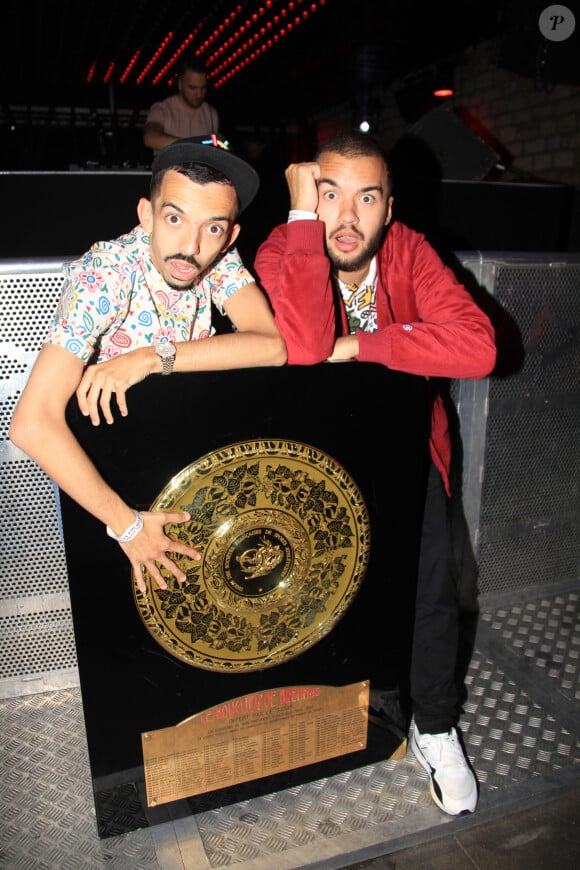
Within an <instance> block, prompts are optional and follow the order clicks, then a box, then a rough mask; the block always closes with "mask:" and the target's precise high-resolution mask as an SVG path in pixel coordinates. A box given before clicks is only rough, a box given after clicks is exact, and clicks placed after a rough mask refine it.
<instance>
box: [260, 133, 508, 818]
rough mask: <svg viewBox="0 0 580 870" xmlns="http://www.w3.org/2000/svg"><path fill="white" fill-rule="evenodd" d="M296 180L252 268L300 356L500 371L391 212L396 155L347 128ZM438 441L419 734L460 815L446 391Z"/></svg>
mask: <svg viewBox="0 0 580 870" xmlns="http://www.w3.org/2000/svg"><path fill="white" fill-rule="evenodd" d="M286 180H287V183H288V187H289V192H290V213H289V216H288V223H287V224H284V225H282V226H278V227H276V228H275V229H274V230H273V231H272V233H271V234H270V236H269V237H268V239H267V240H266V241H265V242H264V243H263V244H262V245H261V247H260V248H259V250H258V253H257V256H256V261H255V269H256V271H257V273H258V277H259V279H260V281H261V283H262V285H263V287H264V289H265V290H266V292H267V294H268V296H269V298H270V301H271V303H272V306H273V309H274V316H275V320H276V323H277V326H278V328H279V330H280V332H281V333H282V335H283V337H284V338H285V340H286V345H287V350H288V363H289V364H294V365H311V364H316V363H320V362H323V361H324V360H328V361H329V362H342V361H347V360H359V361H361V362H374V363H381V364H383V365H385V366H388V367H389V368H391V369H396V370H398V371H403V372H408V373H410V374H416V375H422V376H425V377H428V378H481V377H484V376H485V375H487V374H489V373H490V372H491V370H492V369H493V367H494V365H495V359H496V350H495V343H494V332H493V328H492V326H491V323H490V321H489V319H488V318H487V316H486V315H485V314H484V313H483V311H481V310H480V308H479V307H478V306H477V305H476V304H475V302H474V301H473V299H472V297H471V296H470V294H469V293H468V292H467V290H466V289H465V287H463V285H462V284H460V283H459V281H458V280H457V279H456V277H455V275H454V274H453V272H452V271H451V270H450V269H449V268H448V267H447V266H445V265H444V264H443V262H442V261H441V259H440V258H439V256H438V255H437V253H436V252H435V250H434V249H433V248H432V247H431V246H430V245H429V243H428V242H427V241H426V239H425V237H424V236H422V235H421V234H419V233H416V232H415V231H413V230H411V229H410V228H409V227H407V226H405V225H404V224H402V223H400V222H398V221H392V208H393V197H392V194H391V179H390V174H389V168H388V164H387V159H386V157H385V155H384V152H383V150H382V148H381V147H380V145H379V144H378V143H377V142H376V141H375V140H373V139H372V137H370V136H369V135H367V134H364V133H359V132H358V131H345V132H342V133H338V134H336V135H335V136H333V137H332V138H331V139H330V140H328V141H327V142H326V143H325V144H324V145H323V146H322V148H321V149H320V150H319V152H318V154H317V155H316V157H315V159H314V161H313V162H311V163H299V164H292V165H290V166H289V167H288V168H287V170H286ZM337 312H338V314H337ZM337 321H338V322H337ZM337 336H338V337H337ZM430 453H431V467H430V471H429V476H428V484H427V493H426V501H425V512H424V520H423V529H422V535H421V548H420V554H419V568H418V580H417V600H416V613H415V624H414V633H413V652H412V661H411V699H412V705H413V717H412V720H411V723H410V734H409V745H410V748H411V750H412V751H413V753H414V754H415V756H416V757H417V759H418V760H419V762H420V763H421V764H422V765H423V767H424V768H425V769H426V770H427V772H428V773H429V776H430V786H431V795H432V797H433V799H434V801H435V803H436V804H437V805H438V806H439V807H440V808H441V809H442V810H444V811H445V812H447V813H450V814H452V815H457V814H459V813H464V812H473V810H474V809H475V807H476V804H477V783H476V780H475V777H474V775H473V772H472V770H471V767H470V765H469V763H468V761H467V759H466V757H465V754H464V751H463V748H462V744H461V742H460V741H459V739H458V734H457V730H456V727H455V726H456V723H457V718H458V710H457V706H458V698H457V690H456V686H455V666H456V658H457V644H458V623H459V605H458V596H457V585H456V581H455V576H454V574H453V570H452V567H451V566H452V556H451V546H450V535H449V529H448V526H447V496H449V495H450V484H449V473H450V465H451V445H450V438H449V431H448V423H447V417H446V413H445V409H444V406H443V401H442V398H441V396H440V395H435V396H434V401H433V410H432V422H431V437H430Z"/></svg>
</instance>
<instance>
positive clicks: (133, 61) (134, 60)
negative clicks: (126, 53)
mask: <svg viewBox="0 0 580 870" xmlns="http://www.w3.org/2000/svg"><path fill="white" fill-rule="evenodd" d="M140 54H141V49H138V50H137V51H136V52H135V54H134V55H133V57H132V58H131V60H130V61H129V63H128V64H127V66H126V68H125V72H124V73H123V75H122V76H121V78H120V79H119V81H120V82H121V84H122V85H124V84H125V82H126V81H127V77H128V75H129V73H130V72H131V70H132V69H133V67H134V66H135V64H136V63H137V61H138V60H139V56H140Z"/></svg>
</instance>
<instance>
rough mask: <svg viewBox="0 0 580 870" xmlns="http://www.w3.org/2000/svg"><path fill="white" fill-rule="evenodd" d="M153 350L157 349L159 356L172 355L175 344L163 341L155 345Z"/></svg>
mask: <svg viewBox="0 0 580 870" xmlns="http://www.w3.org/2000/svg"><path fill="white" fill-rule="evenodd" d="M155 350H156V351H157V353H158V354H159V356H162V357H167V356H173V355H174V354H175V345H174V344H172V343H171V342H170V341H164V342H163V343H162V344H158V345H156V346H155Z"/></svg>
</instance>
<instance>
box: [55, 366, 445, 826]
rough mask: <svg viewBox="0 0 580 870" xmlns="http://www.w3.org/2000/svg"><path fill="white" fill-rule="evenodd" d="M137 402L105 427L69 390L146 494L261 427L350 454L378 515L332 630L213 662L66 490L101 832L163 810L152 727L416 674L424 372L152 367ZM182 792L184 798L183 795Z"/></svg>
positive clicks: (89, 433)
mask: <svg viewBox="0 0 580 870" xmlns="http://www.w3.org/2000/svg"><path fill="white" fill-rule="evenodd" d="M128 405H129V415H128V416H127V417H126V418H121V417H120V416H119V415H118V414H117V417H116V419H115V422H114V423H113V424H112V425H107V424H105V423H101V425H100V426H98V427H94V426H92V424H91V423H90V421H89V420H88V419H87V418H84V417H82V415H81V414H80V413H79V411H78V408H77V406H76V400H75V399H74V398H73V399H72V400H71V402H70V404H69V408H68V411H67V416H68V420H69V424H70V426H71V428H72V429H73V431H74V432H75V434H76V436H77V438H78V439H79V441H80V442H81V444H82V445H83V447H84V448H85V450H86V451H87V453H88V454H89V456H90V457H91V458H92V460H93V461H94V463H95V465H96V466H97V468H98V469H99V471H100V472H101V474H102V475H103V477H104V478H105V480H106V481H107V482H108V483H109V484H110V485H111V486H112V487H113V488H114V489H115V490H116V491H117V492H119V493H120V494H121V495H122V497H123V498H124V499H125V500H126V502H127V503H128V504H130V505H131V506H132V507H135V508H137V509H148V508H149V507H150V506H151V504H152V503H153V502H154V501H155V499H156V498H157V496H158V495H159V493H160V492H161V491H162V490H163V489H164V487H165V486H166V485H167V483H168V481H169V480H171V479H172V478H173V477H174V475H176V474H177V473H178V472H180V471H181V470H182V469H184V468H185V467H187V466H189V465H190V464H191V463H192V462H194V461H196V460H197V459H199V458H200V457H202V456H204V455H205V454H206V453H209V452H210V451H214V450H216V449H219V448H222V447H224V446H226V445H230V444H234V443H238V442H243V441H249V440H253V439H263V438H274V439H276V438H278V439H290V440H292V441H297V442H300V443H303V444H309V445H312V446H313V447H315V448H317V449H319V450H321V451H323V452H325V453H326V454H328V455H329V456H331V457H332V458H333V459H334V460H336V461H337V462H338V463H340V464H341V465H342V466H343V467H344V468H345V469H346V470H347V471H348V472H349V474H350V475H351V477H352V478H353V479H354V481H355V482H356V484H357V486H358V488H359V489H360V491H361V493H362V495H363V497H364V500H365V503H366V506H367V509H368V514H369V518H370V530H371V544H370V556H369V562H368V567H367V570H366V573H365V576H364V579H363V581H362V583H361V586H360V589H359V590H358V593H357V595H356V598H355V599H354V602H353V603H352V605H351V606H350V607H349V609H348V610H347V611H346V613H345V614H344V615H343V616H342V617H341V619H340V620H339V622H338V623H337V624H336V625H335V626H334V627H333V628H332V630H331V631H330V632H329V633H328V634H327V635H326V636H325V637H323V638H322V639H321V640H320V641H318V642H317V643H315V644H314V645H313V646H311V647H310V648H309V649H307V650H306V651H305V652H303V653H301V654H300V655H298V656H296V657H295V658H293V659H292V660H290V661H286V662H284V663H282V664H279V665H276V666H274V667H268V668H265V669H263V670H257V671H253V672H250V673H215V672H212V671H208V670H204V669H201V668H197V667H192V666H191V665H189V664H187V663H184V662H182V661H179V660H178V659H177V658H175V657H174V656H172V655H170V654H169V653H168V652H166V651H165V650H164V649H163V648H162V647H161V646H160V645H159V644H158V643H157V642H156V640H155V639H154V638H153V637H152V636H151V634H150V633H149V632H148V631H147V629H146V627H145V626H144V624H143V622H142V620H141V618H140V616H139V614H138V611H137V608H136V605H135V600H134V594H133V583H132V577H131V568H130V565H129V562H128V560H127V558H126V556H125V555H124V553H123V552H122V550H121V548H120V547H119V545H118V544H117V543H115V542H114V541H113V540H112V539H110V538H108V537H107V535H106V533H105V529H104V527H103V525H102V523H100V522H98V521H97V520H95V519H94V518H93V517H92V516H91V515H90V514H89V513H87V512H86V511H85V510H83V509H82V508H80V507H79V506H78V505H77V504H76V503H75V502H73V501H72V500H71V499H70V498H68V497H67V496H66V495H65V494H64V493H61V506H62V520H63V529H64V538H65V550H66V557H67V566H68V574H69V584H70V596H71V607H72V614H73V622H74V628H75V637H76V646H77V657H78V666H79V674H80V683H81V692H82V699H83V709H84V716H85V725H86V732H87V742H88V750H89V761H90V767H91V775H92V779H93V789H94V794H95V806H96V814H97V826H98V831H99V835H100V836H101V837H108V836H111V835H114V834H120V833H123V832H126V831H129V830H133V829H136V828H139V827H145V826H147V825H151V824H156V823H158V822H161V821H165V820H166V819H167V808H162V807H159V808H156V809H155V810H151V809H147V808H146V806H145V805H144V801H143V788H142V786H143V779H144V774H143V757H142V749H141V734H142V733H143V732H145V731H153V730H155V729H161V728H166V727H170V726H174V725H176V724H177V723H178V722H180V721H182V720H184V719H187V718H188V717H190V716H193V715H194V714H196V713H198V712H201V711H203V710H205V709H207V708H209V707H211V706H213V705H216V704H220V703H223V702H226V701H228V700H231V699H234V698H238V697H240V696H242V695H246V694H249V693H251V692H258V691H264V690H266V689H273V688H279V687H284V686H301V685H332V686H343V685H347V684H350V683H354V682H357V681H359V680H369V681H370V684H371V689H380V690H397V689H398V688H399V687H402V686H404V685H405V682H406V679H407V677H408V668H409V650H410V636H411V623H412V616H413V601H414V589H415V574H416V568H417V558H418V546H419V534H420V524H421V509H422V498H423V494H424V485H425V473H426V460H427V456H428V450H427V444H428V425H429V417H430V408H429V402H428V391H427V382H426V380H425V379H423V378H420V377H415V376H411V375H407V374H403V373H399V372H393V371H390V370H388V369H386V368H385V367H383V366H380V365H375V364H371V363H368V364H367V363H342V364H321V365H318V366H312V367H284V368H261V369H243V370H241V369H240V370H235V371H229V372H203V373H194V374H175V375H172V376H171V377H162V376H153V377H150V378H148V379H147V380H145V381H143V382H142V383H140V384H138V385H136V386H134V387H132V388H131V390H130V391H129V393H128ZM400 743H401V733H400V732H399V731H398V730H397V729H392V730H391V729H389V728H388V727H387V728H385V727H379V726H378V725H376V724H373V723H372V722H369V731H368V744H367V748H366V749H364V750H362V751H360V752H355V753H351V754H349V755H346V756H342V757H339V758H336V759H331V760H330V761H324V762H320V763H317V764H313V765H308V766H305V767H301V768H298V769H295V770H290V771H288V772H287V773H285V774H278V775H275V776H271V777H267V778H266V777H264V778H262V779H257V780H252V781H248V782H246V783H243V784H242V785H239V786H234V787H232V788H230V789H222V790H218V791H215V792H210V793H207V794H205V795H201V796H198V797H195V798H190V799H189V800H188V801H187V802H185V804H186V807H185V810H184V808H183V806H180V807H174V808H173V811H174V812H179V813H181V814H183V813H184V812H186V813H196V812H201V811H204V810H207V809H211V808H214V807H216V806H224V805H227V804H231V803H236V802H238V801H240V800H245V799H248V798H251V797H255V796H258V795H261V794H266V793H271V792H274V791H280V790H281V789H284V788H288V787H291V786H293V785H296V784H299V783H304V782H310V781H313V780H316V779H319V778H321V777H325V776H329V775H333V774H335V773H338V772H340V771H344V770H352V769H355V768H357V767H361V766H364V765H366V764H369V763H373V762H377V761H380V760H383V759H385V758H388V757H390V756H391V755H392V754H393V753H394V751H395V750H396V749H397V747H398V746H399V745H400ZM183 803H184V802H181V804H183Z"/></svg>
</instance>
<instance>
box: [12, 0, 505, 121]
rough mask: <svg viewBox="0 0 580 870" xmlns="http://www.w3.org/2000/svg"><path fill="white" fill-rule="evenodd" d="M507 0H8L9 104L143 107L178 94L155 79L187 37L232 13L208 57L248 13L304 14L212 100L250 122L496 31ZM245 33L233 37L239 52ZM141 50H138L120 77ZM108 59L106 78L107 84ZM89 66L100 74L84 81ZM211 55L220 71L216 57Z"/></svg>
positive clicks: (295, 111) (265, 18) (384, 77)
mask: <svg viewBox="0 0 580 870" xmlns="http://www.w3.org/2000/svg"><path fill="white" fill-rule="evenodd" d="M504 5H505V4H504V3H500V2H496V0H440V2H431V3H429V2H425V0H397V2H390V0H376V2H373V0H322V2H321V0H294V3H292V2H290V0H240V2H237V3H236V0H190V2H184V0H131V2H127V0H27V2H10V3H9V4H5V5H4V7H3V16H2V17H3V26H2V30H3V47H2V52H1V62H2V64H3V66H4V67H5V68H4V70H3V72H2V81H3V84H4V88H5V93H4V97H3V100H2V102H3V103H4V105H5V106H6V105H7V104H8V105H11V106H15V105H16V106H18V105H20V106H22V105H25V106H26V105H28V106H29V105H36V106H71V105H72V106H101V105H102V106H111V105H114V106H115V107H118V108H127V107H131V108H135V109H143V108H146V107H148V106H149V105H150V103H151V102H153V101H154V100H156V99H161V98H163V97H165V96H167V95H168V94H169V93H172V92H173V87H172V86H171V85H169V84H168V78H169V77H170V71H169V72H168V75H167V76H166V77H165V78H164V79H163V80H162V81H161V82H160V83H158V84H157V85H153V84H152V79H153V77H154V76H155V74H156V73H157V72H158V71H159V70H160V69H162V67H163V66H164V64H165V63H166V62H167V61H168V60H169V59H170V58H171V56H172V54H173V53H174V52H175V51H176V50H177V49H178V48H179V47H180V46H181V45H182V44H183V43H184V41H186V40H187V39H188V37H189V35H190V34H194V39H193V40H192V41H191V43H190V45H191V47H195V48H199V47H201V46H202V44H203V42H204V41H205V40H206V39H207V38H209V37H210V36H211V35H212V33H213V32H214V31H215V30H216V28H219V26H220V25H223V24H224V22H225V21H226V19H229V23H226V24H225V25H224V27H223V30H222V31H221V34H223V35H220V36H219V37H218V38H217V39H214V41H213V43H212V45H211V47H210V50H209V51H207V52H204V53H203V54H202V57H203V59H204V60H207V59H208V58H209V56H210V55H211V52H212V51H215V49H216V48H217V47H219V46H220V45H222V44H223V43H224V42H225V40H226V39H227V38H228V37H229V36H232V35H233V34H234V33H235V31H236V30H237V29H238V27H239V26H240V24H243V23H244V22H245V21H250V22H251V23H252V27H253V28H255V27H256V26H258V25H260V26H264V25H265V26H266V36H269V35H271V34H273V33H275V32H276V30H277V29H278V30H279V28H280V27H281V26H282V25H284V24H286V27H287V25H288V22H290V23H292V22H293V21H295V19H296V18H298V19H299V21H300V23H299V24H294V26H293V28H292V30H291V32H288V30H287V33H286V36H285V37H284V38H281V39H279V40H278V42H277V43H276V44H274V46H273V47H272V48H271V49H269V50H268V51H266V52H264V53H263V54H261V55H260V56H259V57H258V58H257V59H256V60H254V61H253V62H252V63H250V64H249V65H248V66H247V67H245V69H244V70H242V71H241V72H239V73H238V74H237V75H235V76H234V77H233V78H231V79H230V80H229V81H228V82H226V83H223V84H220V85H219V86H217V87H215V88H214V90H213V93H212V101H213V102H214V103H215V104H216V105H218V106H220V107H222V108H223V109H224V111H226V113H234V112H235V114H236V116H237V118H238V119H241V118H242V117H243V116H247V118H248V120H249V121H250V122H260V121H262V120H264V121H266V122H267V123H271V122H276V121H277V120H280V121H285V120H287V119H292V118H301V117H305V116H308V115H309V114H311V113H313V112H316V111H319V110H321V109H324V108H327V107H328V106H329V105H332V104H336V103H337V102H342V101H344V100H348V99H356V98H357V97H358V96H359V95H360V94H361V93H364V92H365V90H368V89H369V88H370V87H371V86H372V85H373V84H374V83H377V82H381V83H383V84H385V83H386V84H388V83H390V82H392V81H393V80H396V79H398V78H400V77H402V76H405V75H406V74H408V73H409V72H412V71H414V70H416V69H418V68H420V67H423V66H425V65H428V64H431V63H433V62H434V61H436V60H437V59H439V58H440V57H445V56H449V55H454V54H456V53H457V52H461V51H462V50H464V49H466V48H468V47H469V46H472V45H475V44H477V43H478V42H479V41H481V40H482V39H485V38H487V37H489V36H490V35H491V34H493V33H494V32H496V30H497V29H498V26H500V24H501V18H502V16H501V9H502V7H503V6H504ZM284 10H285V11H286V15H285V20H282V16H283V11H284ZM253 15H255V16H256V18H255V20H254V21H252V16H253ZM275 15H278V16H279V18H280V21H279V23H275V21H274V16H275ZM268 22H270V28H269V30H268ZM196 28H198V30H196ZM169 33H172V34H173V36H172V38H171V39H170V41H169V43H168V45H167V48H166V49H165V51H164V52H163V53H162V54H161V55H160V57H159V60H158V61H157V62H156V63H155V64H154V65H153V66H152V67H151V72H150V73H149V75H148V76H147V77H146V78H145V79H144V81H143V82H142V83H141V84H139V85H137V84H136V78H137V76H138V75H139V73H140V72H141V71H142V70H143V69H144V67H145V66H146V64H147V63H148V62H149V60H150V59H151V58H152V57H153V55H154V54H155V52H156V50H157V49H158V47H159V45H160V44H161V43H162V41H163V40H164V39H165V38H166V37H167V36H168V34H169ZM246 34H247V31H246ZM245 38H246V35H244V36H243V37H241V38H238V39H236V40H235V42H233V43H232V49H231V51H233V50H234V48H235V47H237V46H239V45H240V44H241V43H242V42H243V41H244V39H245ZM231 51H230V52H228V51H226V52H224V53H223V54H222V55H221V60H222V61H223V60H224V58H227V56H228V53H229V54H231ZM136 52H140V54H139V57H138V60H137V61H136V63H135V64H134V66H133V68H132V70H131V72H130V73H129V74H128V76H127V78H126V81H125V82H124V83H122V82H121V81H120V79H121V76H122V74H123V72H124V71H125V70H126V69H127V67H128V65H129V64H130V61H131V59H132V58H133V57H134V55H135V53H136ZM112 63H114V69H113V72H112V74H111V79H110V82H109V83H108V84H104V82H103V79H104V76H105V74H106V72H107V70H108V68H109V66H110V64H112ZM93 64H94V65H95V73H94V78H93V81H92V82H91V83H87V75H88V73H89V70H90V69H91V66H92V65H93ZM211 64H212V65H211V66H210V73H212V75H213V70H215V66H216V65H217V64H216V62H215V61H211ZM213 79H214V82H215V81H216V80H217V77H216V76H215V75H213Z"/></svg>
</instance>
